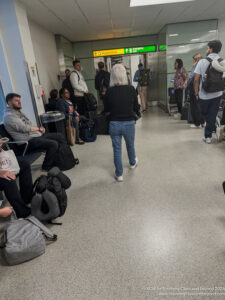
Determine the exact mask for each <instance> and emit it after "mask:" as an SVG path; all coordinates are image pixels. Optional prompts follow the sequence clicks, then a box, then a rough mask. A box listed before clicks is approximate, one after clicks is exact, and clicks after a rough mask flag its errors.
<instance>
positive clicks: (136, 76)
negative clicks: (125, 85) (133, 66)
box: [133, 71, 139, 82]
mask: <svg viewBox="0 0 225 300" xmlns="http://www.w3.org/2000/svg"><path fill="white" fill-rule="evenodd" d="M133 81H134V82H138V81H139V76H138V71H136V72H135V74H134V79H133Z"/></svg>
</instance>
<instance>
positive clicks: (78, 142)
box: [76, 140, 85, 145]
mask: <svg viewBox="0 0 225 300" xmlns="http://www.w3.org/2000/svg"><path fill="white" fill-rule="evenodd" d="M76 144H77V145H84V144H85V142H84V141H81V140H79V141H76Z"/></svg>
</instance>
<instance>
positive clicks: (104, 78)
mask: <svg viewBox="0 0 225 300" xmlns="http://www.w3.org/2000/svg"><path fill="white" fill-rule="evenodd" d="M109 81H110V73H109V72H107V71H104V70H101V71H99V72H98V74H97V75H96V76H95V89H96V90H97V91H100V89H101V86H103V87H104V88H105V89H108V88H109Z"/></svg>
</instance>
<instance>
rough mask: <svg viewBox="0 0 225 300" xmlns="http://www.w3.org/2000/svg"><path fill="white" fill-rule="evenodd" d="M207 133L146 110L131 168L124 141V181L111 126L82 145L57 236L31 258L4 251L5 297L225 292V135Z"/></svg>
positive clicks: (82, 299)
mask: <svg viewBox="0 0 225 300" xmlns="http://www.w3.org/2000/svg"><path fill="white" fill-rule="evenodd" d="M202 135H203V134H202V130H200V129H190V128H189V126H188V125H187V124H186V122H183V121H182V122H181V121H177V120H174V119H172V118H169V117H168V115H166V114H165V113H163V112H162V111H160V110H158V109H154V112H148V113H147V114H146V115H145V116H144V118H143V119H142V120H140V121H139V122H138V125H137V136H136V150H137V154H138V157H139V161H140V164H139V166H138V168H137V169H136V170H134V171H130V170H129V169H128V160H127V157H126V153H125V151H124V179H125V181H124V182H123V183H116V182H115V181H114V179H113V177H112V176H113V172H114V169H113V162H112V148H111V142H110V139H109V137H108V136H99V137H98V140H97V141H96V142H95V143H92V144H86V145H84V146H75V147H74V152H75V153H76V155H77V156H78V157H79V159H80V161H81V163H80V165H79V166H77V167H76V168H75V169H74V170H71V171H69V172H67V174H68V175H69V176H70V177H71V179H72V182H73V186H72V188H71V189H70V190H69V191H68V196H69V205H68V210H67V212H66V215H65V216H64V217H63V218H62V221H63V226H62V227H57V226H55V227H53V230H54V231H55V232H56V233H57V234H58V236H59V239H58V241H57V242H56V243H54V244H51V245H49V246H48V247H47V251H46V254H45V255H43V256H41V257H39V258H37V259H35V260H33V261H30V262H28V263H25V264H22V265H19V266H14V267H8V266H6V265H4V262H3V260H1V261H0V299H7V300H14V299H15V300H18V299H19V300H20V299H23V300H31V299H32V300H39V299H41V300H45V299H48V300H53V299H54V300H61V299H63V300H64V299H71V300H72V299H78V300H139V299H144V300H145V299H175V300H176V299H215V298H217V297H218V298H219V299H225V196H224V195H223V191H222V185H221V184H222V181H223V180H225V163H224V161H225V144H224V143H222V144H216V143H215V144H212V145H206V144H204V143H203V142H202V141H201V138H202ZM124 150H125V149H124ZM37 175H38V173H37V172H35V176H37ZM214 287H217V288H216V289H214ZM219 287H220V288H223V290H219V289H218V288H219ZM182 288H183V289H182ZM186 289H187V290H186ZM194 289H196V290H194ZM197 289H199V291H198V290H197ZM215 291H216V292H218V291H219V292H220V295H218V296H216V295H212V293H214V292H215ZM184 292H186V293H189V297H188V296H186V297H184V296H182V295H181V294H179V293H184ZM222 292H223V293H224V295H221V293H222ZM163 293H164V294H163ZM175 293H178V294H177V295H175ZM202 293H205V295H203V294H202ZM206 293H208V295H206ZM165 294H167V296H166V295H165ZM197 294H199V295H197ZM210 294H211V295H210Z"/></svg>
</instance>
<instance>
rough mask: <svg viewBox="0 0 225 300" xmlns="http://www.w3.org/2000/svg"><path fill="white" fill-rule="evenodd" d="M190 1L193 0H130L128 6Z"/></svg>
mask: <svg viewBox="0 0 225 300" xmlns="http://www.w3.org/2000/svg"><path fill="white" fill-rule="evenodd" d="M191 1H195V0H130V7H134V6H145V5H159V4H170V3H182V2H191Z"/></svg>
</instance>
